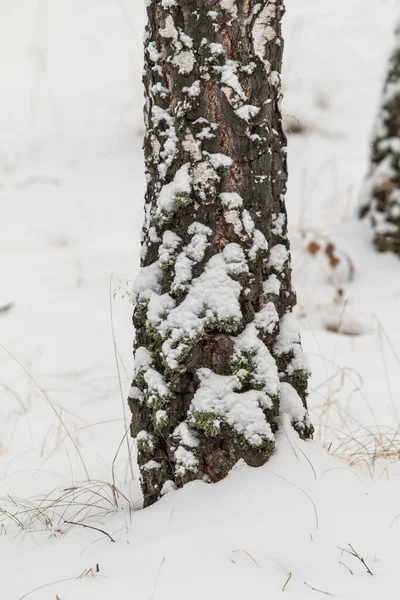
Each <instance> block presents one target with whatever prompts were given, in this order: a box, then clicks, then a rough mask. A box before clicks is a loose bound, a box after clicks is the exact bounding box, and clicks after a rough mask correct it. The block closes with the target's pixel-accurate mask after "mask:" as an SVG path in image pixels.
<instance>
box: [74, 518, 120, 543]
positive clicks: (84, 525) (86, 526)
mask: <svg viewBox="0 0 400 600" xmlns="http://www.w3.org/2000/svg"><path fill="white" fill-rule="evenodd" d="M64 523H66V524H67V525H78V526H79V527H84V528H85V529H94V530H95V531H100V533H104V535H106V536H107V537H108V538H109V539H110V540H111V541H112V542H114V543H115V540H114V538H112V537H111V535H110V534H109V533H107V531H104V529H99V527H93V526H92V525H86V523H76V522H75V521H64Z"/></svg>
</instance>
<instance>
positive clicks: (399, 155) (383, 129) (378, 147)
mask: <svg viewBox="0 0 400 600" xmlns="http://www.w3.org/2000/svg"><path fill="white" fill-rule="evenodd" d="M365 215H368V216H369V218H370V221H371V225H372V228H373V231H374V244H375V246H376V248H377V249H378V250H379V251H381V252H385V251H391V252H395V253H397V254H400V25H399V27H398V29H397V31H396V41H395V47H394V50H393V52H392V55H391V57H390V61H389V69H388V74H387V79H386V82H385V86H384V90H383V95H382V102H381V106H380V110H379V114H378V118H377V121H376V124H375V131H374V134H373V143H372V156H371V168H370V173H369V176H368V179H367V183H366V186H365V197H364V199H363V206H362V209H361V216H365Z"/></svg>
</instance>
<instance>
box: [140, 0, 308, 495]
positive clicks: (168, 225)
mask: <svg viewBox="0 0 400 600" xmlns="http://www.w3.org/2000/svg"><path fill="white" fill-rule="evenodd" d="M283 12H284V7H283V0H153V1H150V2H148V7H147V13H148V24H147V28H146V38H145V70H144V85H145V96H146V105H145V121H146V137H145V142H144V152H145V162H146V173H147V192H146V204H145V223H144V227H143V240H142V268H141V271H140V274H139V276H138V278H137V280H136V282H135V286H134V288H135V289H134V291H135V295H136V305H135V310H134V317H133V322H134V327H135V330H136V339H135V348H134V350H135V352H134V355H135V367H134V378H133V384H132V389H131V392H130V397H129V404H130V408H131V411H132V428H131V431H132V435H133V436H134V437H135V438H136V441H137V448H138V462H139V466H140V470H141V479H142V490H143V495H144V504H145V506H147V505H149V504H152V503H153V502H155V501H156V500H157V499H158V498H159V497H160V495H162V494H164V493H165V492H167V491H169V490H170V489H173V488H175V487H181V486H182V485H184V484H185V483H186V482H189V481H191V480H194V479H203V480H205V481H208V482H215V481H219V480H221V479H222V478H224V477H225V476H226V475H227V473H228V472H229V470H230V469H231V468H232V466H233V465H234V464H235V463H236V462H237V461H238V460H240V459H244V461H245V462H246V463H247V464H248V465H251V466H259V465H262V464H264V463H265V462H266V461H267V460H268V458H269V457H270V456H271V454H272V453H273V451H274V447H275V440H274V433H275V432H276V431H277V429H278V426H279V422H280V416H281V414H282V413H283V412H285V413H288V414H289V416H290V421H291V422H292V424H293V426H294V427H295V428H296V429H297V431H298V432H299V434H300V436H302V437H303V438H308V437H310V436H311V435H312V431H313V428H312V426H311V424H310V422H309V419H308V414H307V407H306V396H307V380H308V369H307V366H306V364H305V361H304V358H303V354H302V350H301V344H300V338H299V334H298V331H297V328H296V323H295V321H294V319H293V315H292V309H293V306H294V305H295V301H296V297H295V294H294V292H293V290H292V284H291V268H290V252H289V241H288V238H287V218H286V210H285V201H284V197H285V191H286V179H287V167H286V139H285V136H284V133H283V130H282V122H281V113H280V107H279V104H280V100H281V87H280V73H281V62H282V51H283V40H282V36H281V20H282V16H283Z"/></svg>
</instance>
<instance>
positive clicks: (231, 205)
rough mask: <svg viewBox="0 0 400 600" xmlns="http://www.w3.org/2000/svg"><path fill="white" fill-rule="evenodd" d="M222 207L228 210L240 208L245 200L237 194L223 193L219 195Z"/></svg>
mask: <svg viewBox="0 0 400 600" xmlns="http://www.w3.org/2000/svg"><path fill="white" fill-rule="evenodd" d="M219 197H220V198H221V202H222V206H224V207H225V208H228V209H235V208H240V207H241V206H242V205H243V198H242V197H241V196H239V194H237V193H236V192H223V193H222V194H220V195H219Z"/></svg>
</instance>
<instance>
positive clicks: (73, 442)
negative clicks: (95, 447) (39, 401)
mask: <svg viewBox="0 0 400 600" xmlns="http://www.w3.org/2000/svg"><path fill="white" fill-rule="evenodd" d="M0 348H2V349H3V350H4V352H6V353H7V354H8V356H10V358H12V359H13V360H14V361H15V362H16V363H17V365H18V366H19V367H20V368H21V369H22V370H23V371H24V373H25V374H26V375H27V376H28V377H29V379H30V380H31V381H32V383H33V384H34V385H35V386H36V387H37V389H38V390H39V392H40V393H41V394H42V396H43V398H44V399H45V400H46V402H47V403H48V405H49V406H50V408H51V409H52V411H53V412H54V413H55V415H56V417H57V420H58V422H59V423H60V424H61V426H62V428H63V429H64V431H65V433H66V434H67V436H68V439H69V440H70V441H71V443H72V445H73V446H74V448H75V450H76V453H77V455H78V456H79V459H80V461H81V463H82V467H83V469H84V471H85V474H86V477H87V478H88V479H89V480H90V476H89V471H88V470H87V467H86V464H85V461H84V460H83V456H82V454H81V451H80V450H79V448H78V445H77V443H76V442H75V440H74V438H73V437H72V435H71V433H70V431H69V430H68V427H67V426H66V425H65V422H64V421H63V419H62V417H61V415H60V414H59V413H58V411H57V409H56V407H55V406H54V403H53V402H52V401H51V400H50V398H49V397H48V395H47V394H46V392H45V391H44V389H43V388H42V387H41V386H40V385H39V383H38V382H37V381H36V379H35V378H34V377H33V375H32V373H30V372H29V371H28V369H26V368H25V367H24V365H23V364H22V363H21V362H20V361H19V360H18V359H17V358H16V357H15V356H14V355H13V354H12V353H11V352H10V351H9V350H8V349H7V348H6V347H5V346H3V344H0Z"/></svg>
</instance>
